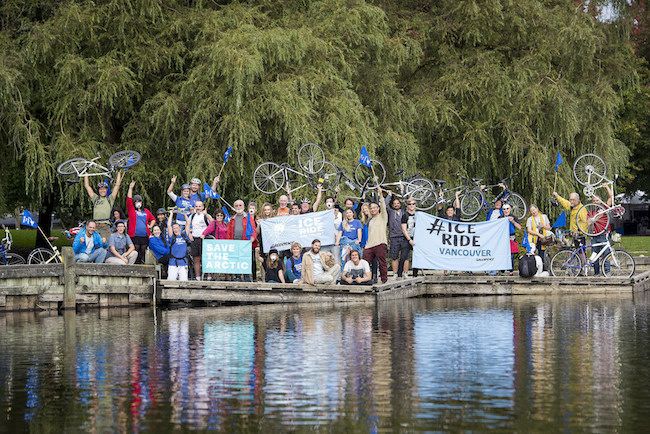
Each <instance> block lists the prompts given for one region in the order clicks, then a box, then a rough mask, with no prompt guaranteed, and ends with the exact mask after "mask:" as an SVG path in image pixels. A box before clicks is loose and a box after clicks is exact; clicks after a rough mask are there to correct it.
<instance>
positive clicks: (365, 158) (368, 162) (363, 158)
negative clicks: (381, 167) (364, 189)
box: [359, 146, 372, 169]
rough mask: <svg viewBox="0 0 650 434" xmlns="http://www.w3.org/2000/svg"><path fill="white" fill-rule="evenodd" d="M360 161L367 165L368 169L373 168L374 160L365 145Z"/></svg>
mask: <svg viewBox="0 0 650 434" xmlns="http://www.w3.org/2000/svg"><path fill="white" fill-rule="evenodd" d="M359 163H361V164H363V165H364V166H366V167H367V168H368V169H370V168H372V161H371V160H370V154H368V150H367V149H366V147H365V146H362V147H361V154H360V155H359Z"/></svg>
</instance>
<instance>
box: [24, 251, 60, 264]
mask: <svg viewBox="0 0 650 434" xmlns="http://www.w3.org/2000/svg"><path fill="white" fill-rule="evenodd" d="M59 262H61V261H60V260H59V258H58V256H56V254H55V253H54V252H53V251H52V250H50V249H46V248H45V247H38V248H36V249H34V250H32V251H31V252H30V254H29V256H27V263H28V264H58V263H59Z"/></svg>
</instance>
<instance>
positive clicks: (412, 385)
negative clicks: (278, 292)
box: [0, 295, 650, 432]
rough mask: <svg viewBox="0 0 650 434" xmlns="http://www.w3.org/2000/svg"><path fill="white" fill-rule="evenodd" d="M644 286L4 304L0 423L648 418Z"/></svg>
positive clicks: (583, 427) (1, 426) (472, 423)
mask: <svg viewBox="0 0 650 434" xmlns="http://www.w3.org/2000/svg"><path fill="white" fill-rule="evenodd" d="M648 307H649V296H648V295H640V296H635V297H634V298H633V297H631V296H621V297H611V296H609V297H602V298H598V297H591V298H586V297H584V298H580V297H563V298H556V297H554V298H542V297H539V298H515V299H510V298H507V297H504V298H462V299H460V298H457V299H419V300H409V301H399V302H390V303H385V304H382V305H380V306H379V307H378V308H375V307H374V306H347V307H346V306H341V307H338V308H330V307H314V306H306V307H305V306H300V307H296V306H293V307H292V306H247V307H224V308H209V309H208V308H206V309H191V310H190V309H182V310H170V311H157V312H153V311H152V310H151V309H142V310H104V311H93V312H91V313H85V314H79V315H76V316H75V315H73V314H72V315H68V314H66V316H65V317H61V316H42V315H35V314H31V313H30V314H6V315H0V431H4V432H21V431H33V432H42V431H49V432H52V431H53V432H63V431H66V432H71V431H72V432H74V431H80V430H83V431H93V432H112V431H120V432H127V431H130V432H141V431H142V432H144V431H155V432H165V431H171V430H176V431H179V430H209V429H216V430H222V431H229V432H233V431H263V432H278V431H286V430H300V431H302V430H307V429H310V430H311V429H314V428H320V429H322V430H329V431H336V432H351V431H356V432H376V431H408V432H411V431H417V430H454V431H457V430H460V429H464V430H485V429H489V428H491V429H495V430H499V431H509V430H514V431H518V432H531V431H554V432H556V431H599V432H611V431H621V432H632V431H645V432H647V429H648V424H649V423H650V348H649V345H648V343H649V338H650V332H649V330H648V328H649V326H650V318H649V309H648Z"/></svg>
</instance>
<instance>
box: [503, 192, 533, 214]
mask: <svg viewBox="0 0 650 434" xmlns="http://www.w3.org/2000/svg"><path fill="white" fill-rule="evenodd" d="M507 202H508V204H509V205H510V207H511V208H512V215H513V216H515V217H517V218H518V219H519V220H523V219H524V218H525V217H526V212H527V211H528V208H527V206H526V201H525V200H524V198H523V197H521V195H519V194H517V193H510V197H508V201H507Z"/></svg>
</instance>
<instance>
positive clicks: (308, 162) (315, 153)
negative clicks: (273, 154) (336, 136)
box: [298, 143, 325, 175]
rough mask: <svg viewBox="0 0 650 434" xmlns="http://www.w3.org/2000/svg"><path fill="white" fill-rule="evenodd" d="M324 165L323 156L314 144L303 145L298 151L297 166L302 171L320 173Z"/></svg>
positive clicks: (321, 151)
mask: <svg viewBox="0 0 650 434" xmlns="http://www.w3.org/2000/svg"><path fill="white" fill-rule="evenodd" d="M324 163H325V154H324V153H323V149H322V148H321V147H320V146H318V145H317V144H316V143H305V144H304V145H302V146H301V147H300V149H299V150H298V165H300V168H301V169H302V170H303V171H305V172H307V173H309V174H312V175H313V174H316V173H318V172H320V171H321V169H322V168H323V164H324Z"/></svg>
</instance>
